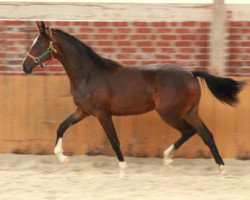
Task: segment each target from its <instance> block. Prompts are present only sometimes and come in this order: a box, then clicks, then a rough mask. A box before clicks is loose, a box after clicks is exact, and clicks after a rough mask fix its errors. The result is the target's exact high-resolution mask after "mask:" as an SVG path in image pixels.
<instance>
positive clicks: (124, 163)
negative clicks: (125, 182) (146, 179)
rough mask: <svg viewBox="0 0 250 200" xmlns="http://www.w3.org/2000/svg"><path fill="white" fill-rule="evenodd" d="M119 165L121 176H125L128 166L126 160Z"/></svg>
mask: <svg viewBox="0 0 250 200" xmlns="http://www.w3.org/2000/svg"><path fill="white" fill-rule="evenodd" d="M119 167H120V173H119V177H120V178H124V176H125V169H126V168H127V163H126V162H125V161H123V162H119Z"/></svg>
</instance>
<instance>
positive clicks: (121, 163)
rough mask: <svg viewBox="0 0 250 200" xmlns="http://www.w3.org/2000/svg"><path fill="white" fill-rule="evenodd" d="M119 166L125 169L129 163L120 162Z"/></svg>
mask: <svg viewBox="0 0 250 200" xmlns="http://www.w3.org/2000/svg"><path fill="white" fill-rule="evenodd" d="M119 167H120V169H121V170H124V169H126V168H127V167H128V166H127V163H126V162H125V161H124V162H119Z"/></svg>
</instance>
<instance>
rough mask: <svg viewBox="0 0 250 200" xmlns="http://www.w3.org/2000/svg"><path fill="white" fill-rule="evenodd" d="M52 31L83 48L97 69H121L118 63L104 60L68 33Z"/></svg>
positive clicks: (57, 30)
mask: <svg viewBox="0 0 250 200" xmlns="http://www.w3.org/2000/svg"><path fill="white" fill-rule="evenodd" d="M53 30H54V31H55V32H56V33H59V34H62V35H64V36H66V37H68V38H69V39H70V40H71V41H72V43H75V44H76V45H80V46H81V47H83V48H84V49H85V50H86V52H87V54H88V56H89V57H90V59H91V60H92V61H93V62H94V64H95V65H97V66H98V67H100V68H105V69H111V70H112V69H116V68H122V67H123V66H122V65H121V64H119V63H118V62H116V61H114V60H110V59H107V58H104V57H102V56H100V55H98V54H97V53H96V52H94V50H93V49H92V48H91V47H89V46H88V45H87V44H85V43H84V42H82V41H80V40H79V39H77V38H76V37H74V36H73V35H70V34H69V33H66V32H64V31H62V30H59V29H53Z"/></svg>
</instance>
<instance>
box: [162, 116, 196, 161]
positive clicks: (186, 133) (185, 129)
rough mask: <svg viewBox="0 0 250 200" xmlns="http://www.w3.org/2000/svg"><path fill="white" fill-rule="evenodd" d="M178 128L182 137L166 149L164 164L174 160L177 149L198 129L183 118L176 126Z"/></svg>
mask: <svg viewBox="0 0 250 200" xmlns="http://www.w3.org/2000/svg"><path fill="white" fill-rule="evenodd" d="M174 128H176V129H177V130H179V131H180V132H181V134H182V135H181V137H180V138H179V139H178V140H177V141H176V142H175V143H174V144H172V145H170V146H169V147H168V148H167V149H166V150H165V151H164V160H163V161H164V165H169V164H171V163H172V162H173V160H172V157H173V155H174V152H175V150H177V149H178V148H179V147H180V146H181V145H182V144H183V143H185V142H186V141H187V140H188V139H189V138H191V137H192V136H193V135H194V134H195V133H196V132H197V131H196V130H195V128H193V127H192V126H191V125H190V124H188V123H187V122H186V121H184V120H181V121H180V122H179V123H177V125H175V126H174Z"/></svg>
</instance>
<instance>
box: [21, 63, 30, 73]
mask: <svg viewBox="0 0 250 200" xmlns="http://www.w3.org/2000/svg"><path fill="white" fill-rule="evenodd" d="M23 71H24V72H25V74H31V73H32V67H28V66H27V65H25V64H23Z"/></svg>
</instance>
